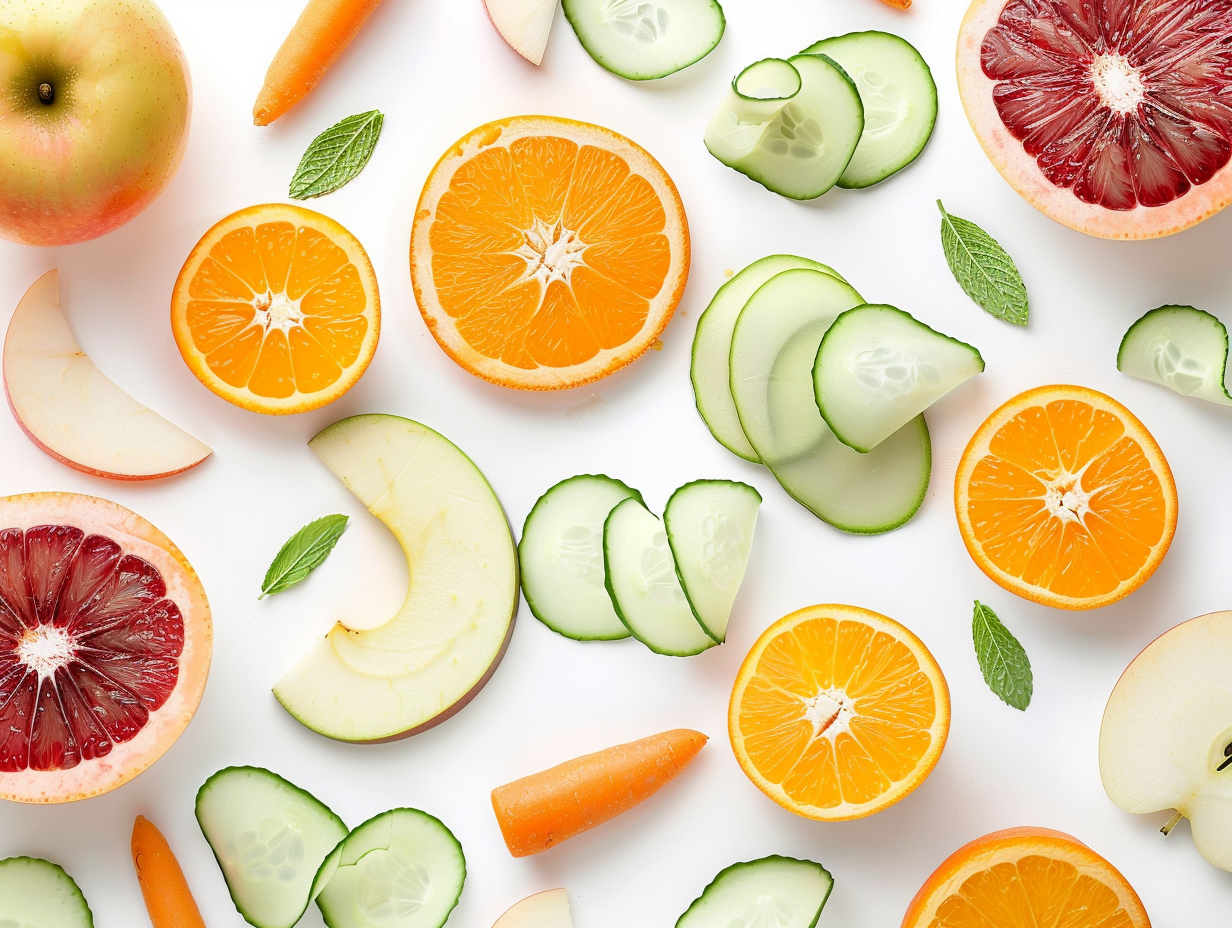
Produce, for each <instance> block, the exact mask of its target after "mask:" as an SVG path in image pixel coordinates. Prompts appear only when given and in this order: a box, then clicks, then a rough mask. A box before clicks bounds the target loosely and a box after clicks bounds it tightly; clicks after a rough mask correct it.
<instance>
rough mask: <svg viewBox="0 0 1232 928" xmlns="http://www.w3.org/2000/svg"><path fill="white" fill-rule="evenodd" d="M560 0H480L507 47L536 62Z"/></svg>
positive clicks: (539, 58) (541, 58) (542, 49)
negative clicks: (507, 44)
mask: <svg viewBox="0 0 1232 928" xmlns="http://www.w3.org/2000/svg"><path fill="white" fill-rule="evenodd" d="M559 2H560V0H483V6H484V9H486V10H487V11H488V19H490V20H492V25H493V26H495V27H496V31H497V32H499V33H500V35H501V38H502V39H504V40H505V41H506V42H508V43H509V47H510V48H512V49H513V50H514V51H515V52H517V53H518V54H519V55H521V56H522V57H523V58H525V59H526V60H527V61H529V62H530V63H531V64H539V62H541V61H543V51H544V49H546V48H547V47H548V34H549V33H550V32H551V31H552V20H553V19H555V18H556V7H557V5H558V4H559Z"/></svg>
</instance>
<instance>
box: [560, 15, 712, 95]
mask: <svg viewBox="0 0 1232 928" xmlns="http://www.w3.org/2000/svg"><path fill="white" fill-rule="evenodd" d="M561 6H563V7H564V9H565V17H566V18H567V19H568V20H569V25H570V26H572V27H573V31H574V32H576V33H577V37H578V41H580V42H581V43H582V47H583V48H584V49H586V52H587V54H589V55H590V57H591V58H593V59H595V61H596V62H597V63H598V64H599V65H600V66H601V67H604V68H606V69H607V70H609V71H611V72H612V73H613V74H615V75H617V76H618V77H623V78H626V79H628V80H631V81H651V80H656V79H658V78H660V77H667V75H669V74H674V73H676V72H677V71H679V70H681V69H682V68H687V67H688V66H689V65H691V64H695V63H696V62H698V61H701V60H702V59H703V58H705V57H706V56H707V55H709V54H710V52H711V51H713V50H714V47H715V46H716V45H718V44H719V40H720V39H721V38H723V30H724V28H726V25H727V21H726V20H725V19H724V18H723V8H722V7H721V6H719V4H718V3H717V2H715V0H562V3H561Z"/></svg>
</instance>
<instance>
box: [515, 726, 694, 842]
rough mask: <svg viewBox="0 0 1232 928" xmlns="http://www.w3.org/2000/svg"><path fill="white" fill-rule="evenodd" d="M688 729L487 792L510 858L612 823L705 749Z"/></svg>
mask: <svg viewBox="0 0 1232 928" xmlns="http://www.w3.org/2000/svg"><path fill="white" fill-rule="evenodd" d="M707 740H708V739H707V737H706V736H705V735H703V734H702V733H701V732H696V731H689V730H688V729H687V728H680V729H676V730H675V731H665V732H663V733H662V734H661V735H651V736H650V737H649V738H643V739H642V740H641V741H634V742H632V743H631V744H618V745H617V746H616V747H614V748H608V749H607V750H606V751H599V752H598V753H596V754H587V755H585V756H584V757H578V758H575V759H574V760H570V761H566V762H565V763H563V764H561V765H559V766H557V767H553V768H552V769H551V770H545V771H543V772H542V773H536V774H532V775H531V776H529V777H523V778H522V779H520V780H515V781H514V782H512V783H507V784H505V785H504V786H500V787H497V788H496V789H494V790H492V808H493V809H494V810H495V811H496V820H497V822H498V823H499V824H500V829H501V834H502V835H504V837H505V844H506V845H508V847H509V853H511V854H512V855H513V856H514V857H526V856H529V855H530V854H538V853H539V852H540V851H546V850H547V849H548V848H550V847H552V846H553V845H556V844H559V843H560V842H561V841H564V840H565V839H566V838H572V837H573V836H574V835H576V834H581V833H582V832H583V831H586V830H587V829H590V828H594V827H595V826H596V825H600V824H602V823H603V822H606V821H607V820H608V819H610V818H615V817H616V816H617V815H619V814H620V813H621V812H626V811H628V810H629V809H631V808H633V807H634V806H635V805H637V804H638V803H639V802H641V801H642V800H643V799H647V798H649V797H650V796H652V795H653V794H654V793H656V792H658V790H659V788H660V787H661V786H663V785H664V784H665V783H667V781H668V780H670V779H672V778H673V777H675V776H676V774H678V773H680V771H681V770H683V769H684V768H685V767H686V766H688V764H689V761H691V760H692V759H693V758H694V757H696V756H697V752H698V751H700V750H701V749H702V747H703V746H704V745H705V744H706V741H707Z"/></svg>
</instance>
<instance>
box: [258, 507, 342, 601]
mask: <svg viewBox="0 0 1232 928" xmlns="http://www.w3.org/2000/svg"><path fill="white" fill-rule="evenodd" d="M346 527H347V517H346V516H341V515H334V516H323V517H322V518H320V519H317V520H316V521H315V522H309V523H308V524H307V525H305V526H304V527H303V528H301V529H300V530H299V531H298V532H296V533H295V534H294V535H292V536H291V539H290V541H288V542H287V543H286V544H285V545H283V546H282V548H281V549H280V550H279V552H278V554H277V555H276V556H275V557H274V563H272V564H270V568H269V570H267V571H266V572H265V580H264V581H263V582H262V583H261V595H260V596H258V597H257V599H265V597H266V596H269V595H270V594H271V593H281V592H282V591H283V590H285V589H286V588H287V587H291V586H295V584H297V583H299V582H300V581H301V580H303V579H304V578H305V577H307V576H308V575H309V574H310V573H312V572H313V571H314V570H316V569H317V568H318V567H320V566H321V564H322V563H323V562H324V561H325V559H326V558H327V557H329V552H331V551H333V550H334V545H336V544H337V543H338V539H339V538H341V537H342V533H343V532H345V531H346Z"/></svg>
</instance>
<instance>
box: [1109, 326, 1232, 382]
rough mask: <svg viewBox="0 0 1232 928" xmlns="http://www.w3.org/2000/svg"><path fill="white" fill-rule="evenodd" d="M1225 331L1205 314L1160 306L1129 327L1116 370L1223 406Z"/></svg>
mask: <svg viewBox="0 0 1232 928" xmlns="http://www.w3.org/2000/svg"><path fill="white" fill-rule="evenodd" d="M1227 368H1228V330H1227V329H1226V328H1225V327H1224V324H1223V323H1222V322H1220V321H1219V320H1218V319H1216V318H1215V317H1214V316H1212V315H1211V314H1210V313H1208V312H1204V311H1203V310H1200V309H1194V307H1192V306H1161V307H1159V308H1158V309H1152V310H1151V311H1150V312H1149V313H1147V314H1146V315H1145V316H1143V317H1142V318H1141V319H1139V320H1138V321H1137V322H1135V323H1134V324H1133V325H1131V326H1130V327H1129V331H1128V332H1126V333H1125V337H1124V338H1123V339H1121V348H1120V350H1119V351H1118V352H1117V370H1119V371H1121V372H1122V373H1125V374H1129V375H1130V376H1131V377H1137V378H1139V379H1140V380H1148V381H1150V382H1151V383H1157V384H1160V385H1161V386H1164V387H1167V388H1168V389H1170V390H1175V391H1176V392H1177V393H1180V394H1181V395H1182V396H1194V397H1197V398H1198V399H1202V400H1208V401H1210V402H1212V403H1219V404H1221V405H1224V406H1232V395H1229V393H1228V387H1227Z"/></svg>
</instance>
